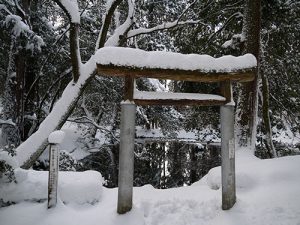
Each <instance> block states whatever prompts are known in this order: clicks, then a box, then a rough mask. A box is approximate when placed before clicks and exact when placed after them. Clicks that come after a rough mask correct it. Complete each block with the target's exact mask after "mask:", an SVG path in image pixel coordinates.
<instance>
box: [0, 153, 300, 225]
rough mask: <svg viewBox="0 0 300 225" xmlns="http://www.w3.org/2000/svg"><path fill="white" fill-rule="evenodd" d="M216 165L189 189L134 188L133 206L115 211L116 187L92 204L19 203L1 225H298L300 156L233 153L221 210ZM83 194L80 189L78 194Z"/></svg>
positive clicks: (5, 211) (3, 212)
mask: <svg viewBox="0 0 300 225" xmlns="http://www.w3.org/2000/svg"><path fill="white" fill-rule="evenodd" d="M219 187H220V167H217V168H214V169H212V170H211V171H210V173H209V174H208V175H207V176H206V177H204V178H203V179H202V180H201V181H199V182H198V183H196V184H194V185H192V186H190V187H182V188H172V189H168V190H157V189H154V188H153V187H152V186H150V185H146V186H144V187H139V188H135V189H134V208H133V210H132V211H131V212H130V213H127V214H125V215H118V214H117V213H116V203H117V189H106V188H104V190H103V193H102V199H101V201H100V202H99V203H97V204H96V205H78V204H77V205H76V204H72V203H69V204H68V205H64V204H63V203H59V205H58V206H57V207H56V208H55V209H50V210H47V209H46V208H47V205H46V203H45V202H43V203H30V202H22V203H18V204H16V205H13V206H9V207H6V208H1V209H0V224H1V225H34V224H37V225H54V224H65V225H67V224H72V225H77V224H78V225H82V224H84V225H100V224H103V225H139V224H141V225H143V224H145V225H202V224H205V225H210V224H211V225H269V224H270V225H271V224H272V225H300V194H299V192H300V156H293V157H283V158H278V159H272V160H259V159H256V158H254V157H252V156H249V155H248V154H245V152H242V151H239V152H238V154H237V203H236V204H235V206H234V207H233V208H232V209H231V210H228V211H222V210H221V190H220V189H219ZM82 191H83V192H84V191H85V190H82Z"/></svg>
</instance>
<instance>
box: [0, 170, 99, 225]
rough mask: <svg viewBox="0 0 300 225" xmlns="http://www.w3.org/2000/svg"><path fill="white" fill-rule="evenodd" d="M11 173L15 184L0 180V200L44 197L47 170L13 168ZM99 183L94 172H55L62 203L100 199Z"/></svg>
mask: <svg viewBox="0 0 300 225" xmlns="http://www.w3.org/2000/svg"><path fill="white" fill-rule="evenodd" d="M15 176H16V180H17V183H0V199H2V200H3V201H4V202H17V203H18V202H23V201H43V200H47V195H48V172H47V171H34V170H23V169H16V170H15ZM102 183H103V178H102V176H101V174H100V173H98V172H96V171H91V170H90V171H85V172H62V171H61V172H59V174H58V196H59V198H60V200H61V201H62V202H64V203H66V204H67V203H72V204H86V203H89V204H94V203H96V202H98V201H100V200H101V196H102V191H103V187H102ZM4 224H5V225H9V223H4Z"/></svg>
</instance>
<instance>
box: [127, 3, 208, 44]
mask: <svg viewBox="0 0 300 225" xmlns="http://www.w3.org/2000/svg"><path fill="white" fill-rule="evenodd" d="M197 1H198V0H195V1H194V2H192V3H191V4H190V5H188V6H187V7H186V8H185V9H184V10H183V12H182V13H181V14H180V15H179V17H178V18H177V19H176V20H174V21H173V22H164V23H162V24H159V25H157V26H154V27H151V28H143V27H140V28H137V29H134V30H131V31H129V32H128V35H127V38H132V37H135V36H138V35H141V34H149V33H152V32H155V31H159V30H165V29H171V28H174V27H176V26H178V25H187V24H199V23H201V21H200V20H185V21H182V17H183V16H184V15H185V14H186V13H187V11H188V10H189V9H190V8H191V7H192V6H194V5H195V3H196V2H197ZM202 24H203V25H206V24H204V23H202Z"/></svg>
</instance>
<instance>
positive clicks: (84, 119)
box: [68, 116, 119, 141]
mask: <svg viewBox="0 0 300 225" xmlns="http://www.w3.org/2000/svg"><path fill="white" fill-rule="evenodd" d="M68 121H70V122H74V123H89V124H91V125H93V126H95V127H96V128H97V129H99V130H102V131H105V132H107V133H109V134H110V135H111V136H112V137H113V138H114V139H115V140H116V141H119V139H118V138H117V137H116V136H115V135H114V133H113V132H112V131H111V130H109V129H107V128H104V127H102V126H100V125H99V124H98V123H96V122H95V121H94V120H93V119H91V118H90V117H89V116H81V117H78V118H75V119H68Z"/></svg>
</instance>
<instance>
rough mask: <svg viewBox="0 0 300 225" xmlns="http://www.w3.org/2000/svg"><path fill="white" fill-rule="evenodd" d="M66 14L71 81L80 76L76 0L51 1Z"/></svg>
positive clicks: (78, 20) (78, 16) (78, 18)
mask: <svg viewBox="0 0 300 225" xmlns="http://www.w3.org/2000/svg"><path fill="white" fill-rule="evenodd" d="M53 1H54V2H56V3H57V4H58V5H59V6H60V7H61V9H62V10H63V11H64V12H65V13H66V14H67V16H68V18H69V20H70V35H69V36H70V56H71V64H72V68H73V81H74V82H75V83H76V82H77V81H78V79H79V76H80V65H81V56H80V50H79V25H80V13H79V8H78V2H77V0H53Z"/></svg>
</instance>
